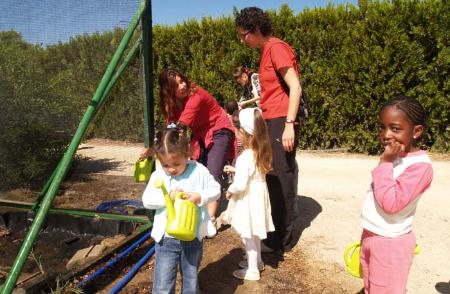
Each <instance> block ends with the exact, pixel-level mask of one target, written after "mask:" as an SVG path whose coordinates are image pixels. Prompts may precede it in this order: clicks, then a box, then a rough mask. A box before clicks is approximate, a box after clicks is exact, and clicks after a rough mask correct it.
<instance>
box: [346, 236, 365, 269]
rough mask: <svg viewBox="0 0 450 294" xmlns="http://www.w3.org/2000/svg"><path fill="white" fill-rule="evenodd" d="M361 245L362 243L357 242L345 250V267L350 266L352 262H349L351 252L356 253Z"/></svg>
mask: <svg viewBox="0 0 450 294" xmlns="http://www.w3.org/2000/svg"><path fill="white" fill-rule="evenodd" d="M360 244H361V242H360V241H356V242H353V243H351V244H350V245H348V246H347V248H345V251H344V262H345V265H348V264H349V262H350V260H349V253H350V251H352V253H353V251H355V249H356V247H357V246H359V245H360Z"/></svg>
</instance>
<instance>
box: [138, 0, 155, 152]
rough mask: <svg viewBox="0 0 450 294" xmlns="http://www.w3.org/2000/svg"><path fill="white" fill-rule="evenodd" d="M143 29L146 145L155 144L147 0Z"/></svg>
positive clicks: (149, 9) (150, 25)
mask: <svg viewBox="0 0 450 294" xmlns="http://www.w3.org/2000/svg"><path fill="white" fill-rule="evenodd" d="M141 27H142V51H141V52H142V71H143V93H144V143H145V147H149V146H150V145H151V144H153V130H154V124H155V122H154V107H153V105H154V101H153V66H152V65H153V60H152V6H151V1H150V0H145V10H144V13H143V14H142V18H141Z"/></svg>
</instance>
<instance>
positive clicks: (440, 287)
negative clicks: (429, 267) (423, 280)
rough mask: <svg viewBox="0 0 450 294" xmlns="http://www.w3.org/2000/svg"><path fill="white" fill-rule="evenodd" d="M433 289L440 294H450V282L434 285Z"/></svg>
mask: <svg viewBox="0 0 450 294" xmlns="http://www.w3.org/2000/svg"><path fill="white" fill-rule="evenodd" d="M434 287H435V288H436V291H438V292H439V293H441V294H450V281H448V282H439V283H436V285H435V286H434Z"/></svg>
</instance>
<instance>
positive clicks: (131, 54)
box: [97, 38, 142, 110]
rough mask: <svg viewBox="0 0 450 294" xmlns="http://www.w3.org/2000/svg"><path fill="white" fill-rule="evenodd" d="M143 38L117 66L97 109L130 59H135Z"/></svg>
mask: <svg viewBox="0 0 450 294" xmlns="http://www.w3.org/2000/svg"><path fill="white" fill-rule="evenodd" d="M141 42H142V38H139V39H138V40H137V41H136V42H135V43H134V45H133V47H131V49H130V51H129V52H128V54H127V56H125V58H124V60H123V62H122V64H121V65H120V66H119V67H118V68H117V71H116V72H115V73H114V76H113V77H112V78H111V81H109V84H108V86H106V89H105V92H104V93H103V96H102V98H101V99H100V102H99V105H98V107H97V110H98V109H100V107H101V106H102V105H103V104H104V103H105V101H106V98H107V96H108V94H109V92H111V89H112V87H113V86H114V85H115V84H116V82H117V80H118V79H119V78H120V76H121V75H122V73H123V72H124V70H125V69H126V68H127V66H128V64H129V63H130V61H131V60H132V59H133V57H134V55H135V54H136V52H137V51H138V49H139V46H140V45H141Z"/></svg>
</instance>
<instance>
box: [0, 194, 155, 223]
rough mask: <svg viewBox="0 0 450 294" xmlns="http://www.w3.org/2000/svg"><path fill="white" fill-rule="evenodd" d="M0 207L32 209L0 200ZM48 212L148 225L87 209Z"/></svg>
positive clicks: (137, 218) (134, 217)
mask: <svg viewBox="0 0 450 294" xmlns="http://www.w3.org/2000/svg"><path fill="white" fill-rule="evenodd" d="M0 206H3V207H14V208H19V209H30V208H31V207H32V204H31V203H26V202H16V201H9V200H0ZM48 211H49V212H52V213H60V214H68V215H74V216H83V217H92V218H100V219H109V220H116V221H129V222H135V223H148V222H149V221H148V218H147V217H146V216H139V215H123V214H115V213H106V212H96V211H92V210H87V209H72V208H50V209H49V210H48Z"/></svg>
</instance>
